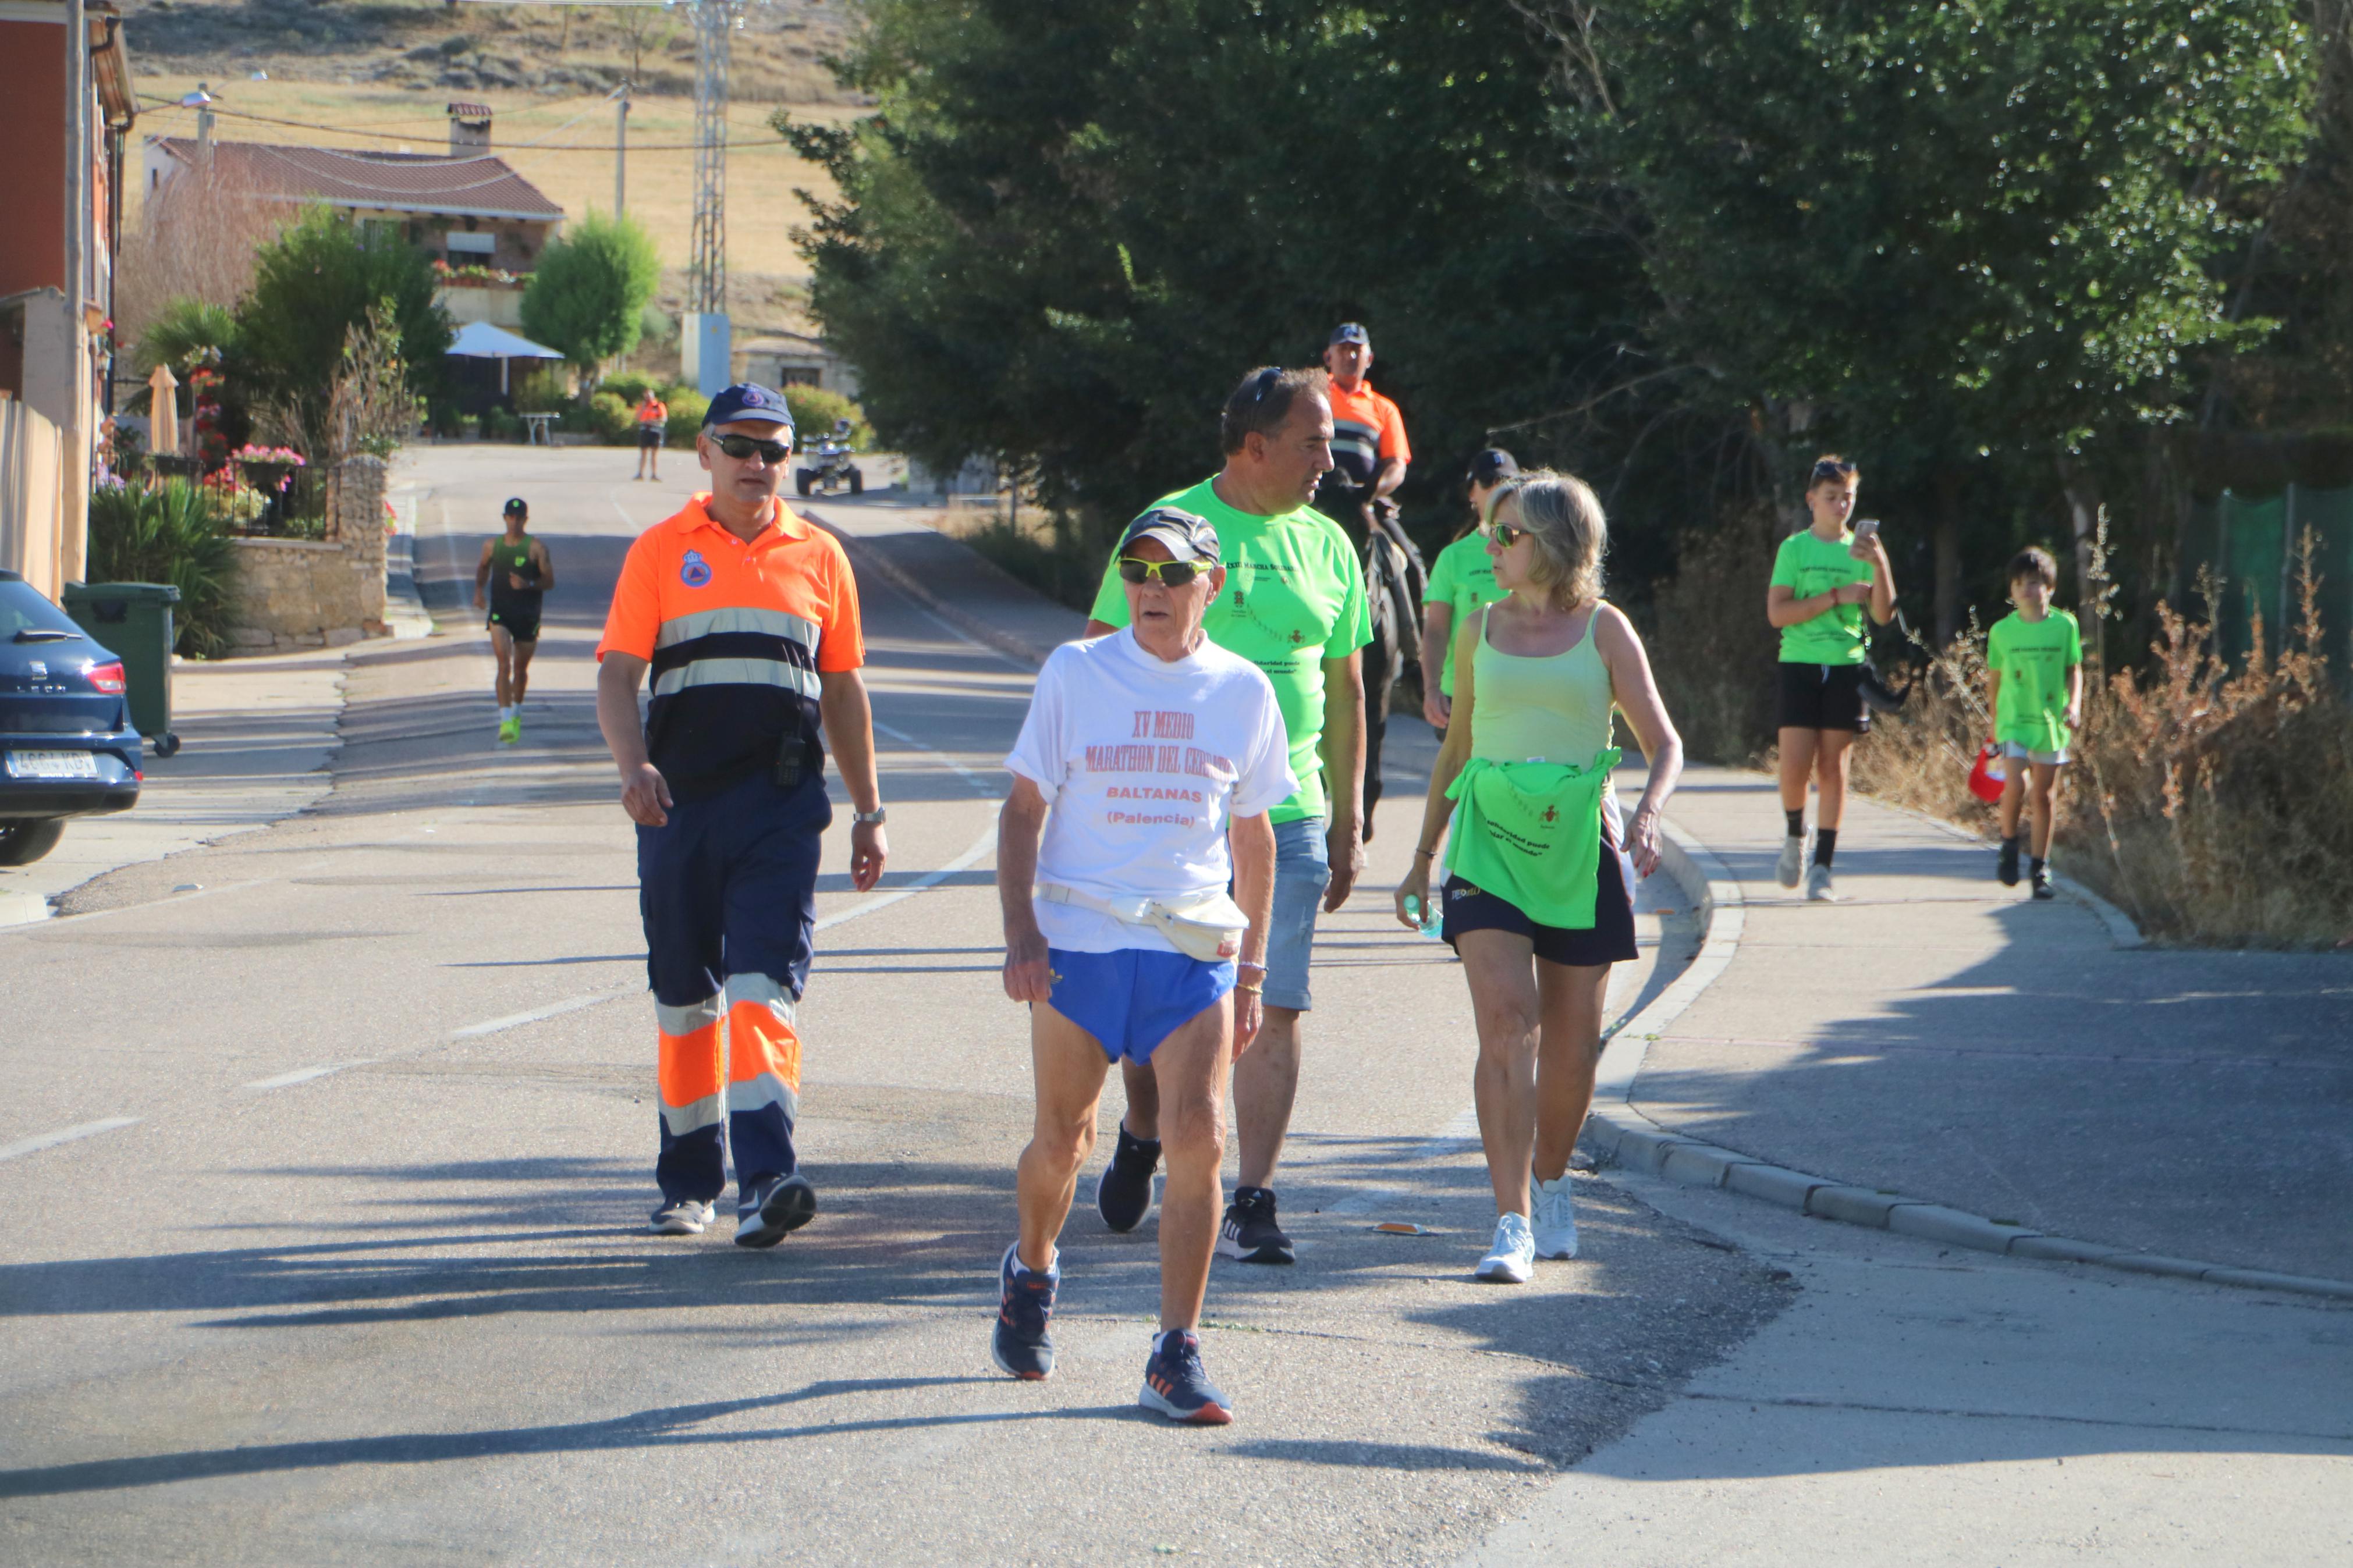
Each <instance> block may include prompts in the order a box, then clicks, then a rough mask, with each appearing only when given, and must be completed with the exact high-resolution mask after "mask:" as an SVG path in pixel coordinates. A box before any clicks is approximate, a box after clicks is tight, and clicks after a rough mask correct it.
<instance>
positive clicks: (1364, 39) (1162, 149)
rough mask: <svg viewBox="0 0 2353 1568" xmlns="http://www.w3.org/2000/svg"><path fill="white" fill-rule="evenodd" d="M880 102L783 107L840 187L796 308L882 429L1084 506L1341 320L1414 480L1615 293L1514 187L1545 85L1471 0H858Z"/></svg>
mask: <svg viewBox="0 0 2353 1568" xmlns="http://www.w3.org/2000/svg"><path fill="white" fill-rule="evenodd" d="M867 11H868V18H869V22H870V27H869V30H868V32H867V34H866V35H865V37H864V41H863V44H862V46H861V47H860V51H859V52H858V53H857V55H856V56H855V57H854V58H852V59H851V60H849V62H848V64H847V70H846V74H847V78H848V79H849V81H850V82H851V83H852V84H854V85H856V86H858V87H860V88H862V89H866V90H869V91H871V92H872V93H874V94H875V95H876V96H877V98H878V100H879V104H880V107H879V110H878V112H877V114H876V115H875V116H873V117H872V118H870V119H868V120H866V121H861V122H860V123H858V124H855V125H852V126H849V127H835V126H828V125H821V124H814V123H807V124H805V123H799V122H793V121H785V120H783V119H782V117H779V120H778V125H779V128H780V130H782V131H783V132H784V133H785V134H786V136H787V137H788V138H790V139H791V140H792V141H793V142H794V143H795V145H796V146H797V149H798V150H800V151H801V152H802V153H804V154H805V155H807V156H810V157H813V158H815V159H817V160H818V161H819V162H821V163H824V164H825V165H826V166H827V167H828V170H829V172H830V173H831V174H832V176H833V178H834V181H835V183H836V185H837V187H838V188H839V192H840V196H839V200H838V201H833V202H818V203H814V204H813V205H814V208H815V213H816V219H817V221H816V222H815V224H814V225H813V226H812V227H811V228H810V230H809V232H808V233H807V236H806V237H805V239H804V246H805V252H806V254H807V256H808V257H809V258H810V259H811V262H812V264H813V267H814V270H815V279H814V284H813V287H812V292H811V300H812V308H813V310H815V312H816V314H817V315H818V318H819V319H820V320H821V321H823V322H824V323H825V326H826V330H827V335H828V342H830V343H832V344H833V345H834V346H835V347H837V348H838V349H839V350H841V351H842V352H843V353H845V354H846V355H847V357H849V359H850V360H851V361H852V362H853V363H857V364H858V365H859V366H860V374H861V378H862V387H861V392H860V400H861V403H862V405H863V406H864V408H865V411H866V413H867V414H868V416H870V417H871V419H872V420H873V421H874V424H875V426H876V428H877V431H878V432H879V434H880V437H881V439H883V440H885V441H889V442H892V443H895V444H897V445H899V446H901V447H903V448H905V449H907V450H910V451H912V452H913V453H914V454H915V455H917V456H919V457H921V458H924V459H925V460H926V461H929V462H932V463H935V464H942V465H951V466H952V465H953V464H955V463H956V462H958V461H960V460H961V459H962V458H964V457H965V456H967V455H969V454H974V453H980V454H986V455H987V456H990V457H992V458H1001V459H1004V460H1007V461H1009V462H1010V463H1012V464H1013V465H1014V466H1016V467H1017V468H1021V469H1023V470H1025V471H1027V472H1029V473H1030V474H1032V475H1034V476H1035V478H1036V479H1037V481H1038V483H1039V486H1040V489H1041V490H1042V492H1043V494H1044V496H1045V499H1046V500H1047V501H1048V502H1049V504H1050V506H1051V507H1053V508H1054V509H1055V510H1057V511H1058V512H1059V513H1060V514H1062V515H1063V516H1064V517H1065V518H1066V519H1068V518H1079V519H1083V520H1084V521H1085V522H1086V524H1087V526H1086V527H1085V528H1083V529H1082V530H1080V531H1078V533H1077V534H1075V535H1074V536H1072V537H1071V538H1069V539H1067V540H1066V541H1065V543H1066V547H1067V548H1071V549H1090V550H1091V549H1094V548H1099V546H1100V543H1101V542H1102V530H1103V528H1104V527H1105V526H1107V525H1108V523H1109V522H1111V521H1114V520H1118V519H1124V517H1126V516H1127V515H1129V514H1130V513H1132V512H1133V511H1134V510H1135V509H1136V508H1137V507H1138V506H1140V505H1141V504H1143V503H1144V502H1146V501H1148V500H1151V499H1152V497H1154V496H1155V495H1156V494H1159V493H1161V492H1162V491H1163V490H1165V489H1169V488H1173V487H1174V486H1176V485H1177V484H1180V483H1183V482H1187V481H1188V480H1191V479H1198V478H1199V477H1200V475H1201V474H1202V473H1203V472H1205V471H1207V470H1208V468H1211V467H1213V466H1214V465H1215V463H1216V462H1217V458H1218V453H1217V446H1216V435H1215V432H1216V419H1215V414H1216V409H1217V407H1218V405H1219V403H1220V402H1221V401H1222V399H1223V398H1224V396H1225V395H1226V394H1227V392H1228V391H1229V390H1230V388H1231V387H1232V385H1233V384H1234V383H1235V382H1236V381H1237V380H1239V379H1240V376H1241V374H1243V373H1244V372H1245V371H1246V370H1248V369H1249V368H1250V366H1252V365H1254V364H1259V363H1273V362H1279V363H1286V364H1303V363H1314V360H1315V358H1316V356H1317V354H1318V353H1320V352H1321V350H1322V348H1323V345H1324V339H1325V336H1326V335H1327V334H1328V333H1329V331H1330V330H1331V328H1332V327H1333V325H1334V324H1335V323H1336V322H1338V321H1342V320H1346V319H1352V318H1353V319H1356V320H1361V321H1366V323H1368V324H1369V326H1370V327H1371V330H1372V333H1373V338H1374V342H1375V345H1376V347H1377V352H1378V353H1379V356H1380V358H1379V361H1378V363H1377V364H1376V366H1375V368H1374V379H1375V381H1376V383H1377V384H1378V385H1380V386H1381V388H1382V389H1383V390H1384V391H1385V392H1388V394H1389V395H1392V396H1394V397H1396V398H1398V401H1399V403H1400V405H1402V406H1403V408H1404V410H1405V413H1406V416H1407V418H1408V420H1409V424H1410V426H1411V434H1412V438H1413V444H1414V447H1415V451H1416V454H1417V458H1418V468H1417V476H1418V478H1419V482H1420V485H1421V489H1420V491H1419V493H1420V495H1421V497H1422V501H1421V504H1422V505H1424V506H1425V507H1427V506H1428V505H1430V500H1431V498H1433V497H1434V496H1435V495H1436V493H1437V491H1438V489H1439V488H1440V487H1439V485H1438V483H1437V481H1435V480H1433V479H1430V477H1429V476H1432V475H1442V476H1444V477H1445V479H1449V480H1451V479H1453V478H1454V477H1455V476H1457V475H1459V474H1460V472H1461V462H1462V461H1463V460H1464V459H1465V458H1467V457H1468V456H1469V454H1470V453H1471V452H1472V451H1473V450H1475V449H1476V448H1477V447H1479V446H1481V445H1482V444H1483V441H1484V437H1485V436H1486V432H1487V430H1488V427H1489V426H1493V425H1500V424H1503V423H1505V422H1508V421H1510V420H1513V419H1516V418H1519V417H1523V416H1525V415H1526V414H1529V413H1534V412H1540V411H1543V410H1546V409H1547V408H1552V407H1557V406H1560V405H1569V404H1573V403H1575V402H1577V401H1578V398H1579V395H1580V390H1579V389H1586V388H1589V386H1590V384H1592V382H1593V379H1594V376H1595V367H1596V366H1599V365H1607V364H1608V363H1610V354H1611V349H1612V347H1613V345H1614V344H1615V343H1617V342H1619V341H1620V339H1622V338H1623V337H1624V336H1625V335H1626V334H1627V332H1628V331H1630V330H1632V325H1633V323H1634V322H1635V321H1636V320H1637V319H1638V317H1639V306H1640V300H1641V292H1642V289H1643V285H1642V282H1641V276H1640V272H1639V268H1638V266H1637V264H1636V258H1635V257H1634V255H1633V253H1632V252H1631V250H1630V247H1628V246H1626V245H1625V244H1624V243H1623V241H1622V240H1621V239H1620V238H1619V237H1616V236H1615V235H1613V234H1611V233H1609V232H1606V231H1604V230H1602V229H1601V228H1600V227H1599V226H1595V225H1592V224H1588V223H1587V222H1585V221H1584V220H1583V219H1582V217H1581V216H1577V215H1573V214H1572V215H1566V216H1564V215H1562V214H1558V213H1555V212H1550V211H1546V210H1545V209H1544V208H1542V207H1541V206H1540V205H1539V204H1537V203H1536V202H1535V201H1534V200H1532V199H1531V197H1530V192H1529V177H1530V174H1531V171H1532V170H1533V169H1534V168H1535V167H1537V166H1540V165H1544V164H1546V163H1549V162H1550V161H1551V160H1552V159H1553V158H1554V157H1555V156H1556V144H1555V142H1554V138H1553V132H1552V130H1551V113H1550V110H1551V109H1552V107H1553V105H1554V103H1555V101H1556V94H1557V89H1556V85H1555V84H1554V82H1553V81H1552V80H1551V79H1550V74H1549V62H1548V61H1547V60H1546V58H1544V56H1543V55H1542V53H1541V52H1540V51H1539V50H1537V49H1535V48H1532V47H1531V38H1530V35H1529V33H1528V31H1527V28H1526V26H1525V23H1524V22H1523V21H1522V20H1521V19H1520V18H1519V17H1518V16H1515V15H1514V14H1513V13H1512V12H1511V10H1510V9H1509V8H1508V7H1505V6H1502V5H1493V4H1490V3H1485V0H1397V3H1393V4H1386V5H1349V6H1345V7H1335V6H1333V5H1325V4H1319V3H1314V0H1168V3H1159V4H1150V5H1143V4H1104V3H1101V0H965V3H964V4H960V5H936V4H931V3H929V0H872V3H871V4H870V5H868V7H867Z"/></svg>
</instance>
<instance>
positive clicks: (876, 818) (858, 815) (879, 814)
mask: <svg viewBox="0 0 2353 1568" xmlns="http://www.w3.org/2000/svg"><path fill="white" fill-rule="evenodd" d="M849 820H850V821H852V822H888V821H890V820H891V813H890V812H889V811H888V810H887V809H886V808H884V807H882V806H879V805H878V806H876V807H875V808H874V809H873V810H871V811H854V812H852V813H850V814H849Z"/></svg>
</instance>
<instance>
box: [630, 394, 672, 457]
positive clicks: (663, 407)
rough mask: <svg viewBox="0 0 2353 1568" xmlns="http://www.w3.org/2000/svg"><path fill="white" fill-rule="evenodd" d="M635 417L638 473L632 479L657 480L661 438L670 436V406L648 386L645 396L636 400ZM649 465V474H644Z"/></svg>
mask: <svg viewBox="0 0 2353 1568" xmlns="http://www.w3.org/2000/svg"><path fill="white" fill-rule="evenodd" d="M637 415H638V471H637V473H636V475H635V476H634V477H635V478H637V479H656V480H659V479H660V478H661V449H662V438H663V437H666V436H668V435H669V434H670V405H669V404H667V403H664V402H663V401H662V400H661V399H660V398H659V397H656V396H655V395H654V389H653V388H652V387H650V386H649V387H647V388H646V395H644V396H643V397H640V398H638V408H637ZM649 463H651V464H652V465H653V472H652V473H651V474H649V473H647V472H646V465H647V464H649Z"/></svg>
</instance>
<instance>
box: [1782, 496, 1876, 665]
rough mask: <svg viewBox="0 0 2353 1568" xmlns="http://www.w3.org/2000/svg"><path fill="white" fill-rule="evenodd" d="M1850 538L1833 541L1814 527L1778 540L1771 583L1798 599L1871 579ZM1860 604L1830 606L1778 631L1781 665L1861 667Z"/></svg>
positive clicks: (1869, 565)
mask: <svg viewBox="0 0 2353 1568" xmlns="http://www.w3.org/2000/svg"><path fill="white" fill-rule="evenodd" d="M1853 543H1854V535H1853V534H1852V533H1841V534H1840V535H1839V537H1838V539H1837V540H1836V542H1832V541H1830V540H1827V539H1824V538H1822V537H1821V536H1820V535H1819V534H1817V533H1816V532H1815V531H1813V530H1812V529H1810V528H1806V529H1800V530H1799V531H1797V532H1795V533H1793V534H1791V535H1789V537H1788V538H1787V539H1785V540H1783V541H1781V548H1780V549H1779V550H1778V551H1776V552H1774V554H1773V578H1772V581H1773V582H1774V584H1777V585H1778V586H1781V587H1786V588H1788V590H1789V591H1790V592H1791V593H1793V594H1795V595H1797V596H1798V597H1799V598H1800V599H1810V598H1813V597H1814V596H1816V595H1820V594H1827V593H1829V592H1830V591H1831V589H1833V588H1843V587H1845V586H1846V585H1847V584H1850V583H1868V582H1870V581H1871V563H1870V562H1868V561H1862V560H1857V559H1856V558H1855V557H1854V556H1853V555H1852V554H1851V553H1849V551H1850V549H1851V547H1852V545H1853ZM1862 615H1863V608H1862V605H1831V607H1830V608H1829V609H1827V610H1824V611H1823V612H1822V613H1821V614H1820V615H1819V616H1815V617H1814V618H1813V619H1812V620H1810V621H1799V623H1798V624H1797V625H1796V626H1783V627H1782V628H1781V662H1782V663H1783V664H1861V663H1862V662H1863V658H1864V654H1865V648H1864V640H1865V639H1864V637H1863V630H1862Z"/></svg>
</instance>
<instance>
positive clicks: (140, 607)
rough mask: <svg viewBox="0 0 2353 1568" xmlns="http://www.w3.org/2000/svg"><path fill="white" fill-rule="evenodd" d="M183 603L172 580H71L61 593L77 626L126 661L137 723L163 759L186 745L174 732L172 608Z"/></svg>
mask: <svg viewBox="0 0 2353 1568" xmlns="http://www.w3.org/2000/svg"><path fill="white" fill-rule="evenodd" d="M179 602H180V590H179V589H177V588H175V587H174V586H172V584H169V583H69V584H66V591H65V593H64V594H63V595H59V603H60V604H61V605H63V606H64V608H65V612H66V614H67V615H69V616H72V617H73V619H74V624H75V625H76V626H79V627H81V629H82V630H84V631H86V632H88V633H89V634H90V637H91V640H93V641H95V642H97V643H99V644H100V646H102V647H106V648H108V649H110V650H111V651H112V653H113V654H114V656H115V657H116V658H119V659H121V661H122V684H123V696H124V697H125V698H126V699H127V700H129V702H130V704H131V723H132V728H133V729H135V730H137V731H139V732H140V733H141V734H142V735H144V736H146V737H147V738H148V739H149V740H150V741H153V742H154V743H155V754H156V755H157V756H159V757H168V756H170V755H171V754H172V753H173V752H176V751H178V750H179V749H180V738H179V737H178V736H177V735H174V733H172V644H173V641H174V631H173V627H172V606H173V605H176V604H178V603H179Z"/></svg>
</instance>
